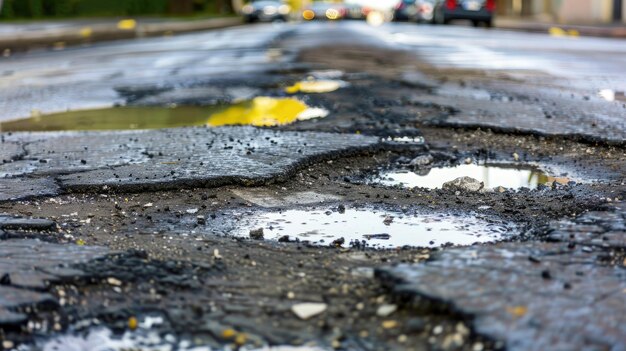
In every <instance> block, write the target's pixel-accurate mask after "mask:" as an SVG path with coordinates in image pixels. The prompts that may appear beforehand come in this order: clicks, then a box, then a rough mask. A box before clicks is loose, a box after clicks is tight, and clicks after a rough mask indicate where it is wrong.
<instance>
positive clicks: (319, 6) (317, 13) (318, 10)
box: [302, 2, 347, 21]
mask: <svg viewBox="0 0 626 351" xmlns="http://www.w3.org/2000/svg"><path fill="white" fill-rule="evenodd" d="M346 12H347V11H346V8H345V6H343V5H341V4H335V3H328V2H314V3H312V4H311V5H310V6H309V7H307V8H306V9H304V11H302V18H303V19H305V20H307V21H312V20H340V19H343V18H344V17H346Z"/></svg>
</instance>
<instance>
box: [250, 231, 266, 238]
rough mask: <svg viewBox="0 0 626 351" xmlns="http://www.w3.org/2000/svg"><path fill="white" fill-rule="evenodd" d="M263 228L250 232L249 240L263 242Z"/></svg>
mask: <svg viewBox="0 0 626 351" xmlns="http://www.w3.org/2000/svg"><path fill="white" fill-rule="evenodd" d="M263 237H264V235H263V228H258V229H252V230H250V238H251V239H254V240H263Z"/></svg>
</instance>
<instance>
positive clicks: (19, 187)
mask: <svg viewBox="0 0 626 351" xmlns="http://www.w3.org/2000/svg"><path fill="white" fill-rule="evenodd" d="M1 168H2V165H0V172H1ZM58 193H59V187H58V186H57V184H56V183H55V181H54V179H51V178H38V179H33V178H4V179H2V178H0V201H12V200H18V199H27V198H31V197H39V196H54V195H57V194H58Z"/></svg>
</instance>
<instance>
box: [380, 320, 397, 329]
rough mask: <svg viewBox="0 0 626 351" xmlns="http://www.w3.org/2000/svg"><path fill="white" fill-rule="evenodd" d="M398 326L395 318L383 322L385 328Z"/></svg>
mask: <svg viewBox="0 0 626 351" xmlns="http://www.w3.org/2000/svg"><path fill="white" fill-rule="evenodd" d="M397 326H398V322H397V321H394V320H388V321H384V322H383V323H382V327H383V329H393V328H396V327H397Z"/></svg>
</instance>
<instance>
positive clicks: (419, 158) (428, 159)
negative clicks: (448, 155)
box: [409, 155, 435, 167]
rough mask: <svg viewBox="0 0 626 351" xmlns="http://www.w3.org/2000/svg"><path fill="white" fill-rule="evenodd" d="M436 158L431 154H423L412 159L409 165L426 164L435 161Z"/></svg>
mask: <svg viewBox="0 0 626 351" xmlns="http://www.w3.org/2000/svg"><path fill="white" fill-rule="evenodd" d="M434 160H435V159H434V158H433V157H432V156H431V155H422V156H417V157H416V158H414V159H412V160H411V162H409V165H410V166H413V167H420V166H426V165H429V164H431V163H433V161H434Z"/></svg>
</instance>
